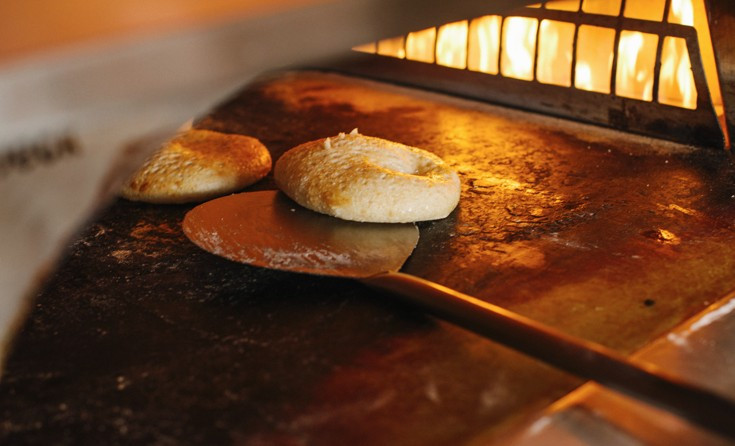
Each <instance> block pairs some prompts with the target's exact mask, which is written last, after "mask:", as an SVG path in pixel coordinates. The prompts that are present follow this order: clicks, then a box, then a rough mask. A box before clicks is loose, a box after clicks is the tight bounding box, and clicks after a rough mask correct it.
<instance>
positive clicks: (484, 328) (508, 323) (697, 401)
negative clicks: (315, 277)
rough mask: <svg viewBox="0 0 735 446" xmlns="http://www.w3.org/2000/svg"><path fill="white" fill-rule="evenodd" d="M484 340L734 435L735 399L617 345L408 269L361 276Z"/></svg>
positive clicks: (366, 280) (366, 281)
mask: <svg viewBox="0 0 735 446" xmlns="http://www.w3.org/2000/svg"><path fill="white" fill-rule="evenodd" d="M360 280H361V281H362V282H363V283H364V284H366V285H368V286H369V287H371V288H375V289H378V290H382V291H387V292H390V293H391V294H394V295H397V296H399V297H401V298H403V299H404V300H405V301H407V302H409V303H412V304H415V305H418V306H420V307H422V308H423V309H425V310H426V311H427V312H429V313H431V314H433V315H435V316H437V317H439V318H441V319H444V320H446V321H449V322H452V323H454V324H456V325H458V326H460V327H462V328H465V329H467V330H470V331H473V332H475V333H477V334H479V335H481V336H484V337H485V338H488V339H490V340H493V341H496V342H499V343H501V344H504V345H506V346H507V347H510V348H512V349H515V350H517V351H520V352H522V353H525V354H527V355H529V356H531V357H534V358H536V359H539V360H541V361H543V362H546V363H547V364H550V365H552V366H555V367H557V368H559V369H562V370H564V371H566V372H569V373H571V374H574V375H577V376H579V377H582V378H585V379H590V380H594V381H596V382H598V383H600V384H602V385H604V386H606V387H608V388H611V389H614V390H616V391H618V392H620V393H624V394H626V395H629V396H633V397H635V398H637V399H639V400H643V401H645V402H647V403H649V404H651V405H653V406H656V407H659V408H661V409H664V410H667V411H669V412H672V413H675V414H677V415H679V416H681V417H683V418H685V419H687V420H690V421H692V422H694V423H696V424H698V425H700V426H702V427H705V428H707V429H710V430H711V431H714V432H717V433H719V434H721V435H725V436H727V437H730V438H735V402H733V401H732V400H729V399H727V398H724V397H722V396H720V395H717V394H715V393H712V392H710V391H708V390H705V389H702V388H700V387H697V386H693V385H691V384H689V383H687V382H685V381H683V380H681V379H680V378H678V377H676V376H673V375H670V374H668V373H667V372H665V371H664V370H662V369H660V368H658V367H656V366H654V365H652V364H647V363H643V362H634V361H633V360H631V359H628V358H626V357H625V356H622V355H621V354H619V353H617V352H615V351H614V350H612V349H609V348H607V347H604V346H602V345H599V344H596V343H594V342H589V341H586V340H583V339H579V338H576V337H574V336H570V335H568V334H566V333H563V332H561V331H558V330H556V329H554V328H552V327H548V326H546V325H544V324H541V323H539V322H536V321H534V320H532V319H529V318H526V317H524V316H521V315H518V314H515V313H513V312H511V311H508V310H506V309H503V308H501V307H498V306H496V305H493V304H490V303H487V302H485V301H482V300H480V299H477V298H474V297H472V296H468V295H466V294H463V293H460V292H458V291H455V290H452V289H450V288H447V287H445V286H442V285H439V284H436V283H433V282H430V281H428V280H424V279H421V278H418V277H415V276H411V275H408V274H404V273H398V272H388V273H381V274H377V275H374V276H371V277H367V278H364V279H360Z"/></svg>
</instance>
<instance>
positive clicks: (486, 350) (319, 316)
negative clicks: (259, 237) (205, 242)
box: [0, 72, 735, 445]
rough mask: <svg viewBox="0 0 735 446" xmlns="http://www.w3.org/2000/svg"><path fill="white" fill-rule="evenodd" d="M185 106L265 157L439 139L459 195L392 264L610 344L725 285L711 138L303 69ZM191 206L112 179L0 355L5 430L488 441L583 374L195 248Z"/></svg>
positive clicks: (633, 343)
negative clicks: (349, 143) (246, 138)
mask: <svg viewBox="0 0 735 446" xmlns="http://www.w3.org/2000/svg"><path fill="white" fill-rule="evenodd" d="M196 125H197V126H198V127H202V128H210V129H216V130H221V131H226V132H233V133H242V134H245V135H250V136H254V137H257V138H259V139H260V140H261V141H262V142H263V143H264V144H265V145H266V146H267V147H268V148H269V149H270V150H271V153H272V154H273V158H274V159H277V158H278V156H279V155H280V154H282V153H283V152H284V151H285V150H287V149H289V148H290V147H293V146H295V145H297V144H300V143H303V142H306V141H309V140H312V139H316V138H321V137H325V136H330V135H335V134H337V133H338V132H349V131H350V130H352V129H353V128H358V129H359V130H360V132H361V133H363V134H366V135H372V136H379V137H383V138H387V139H391V140H395V141H399V142H402V143H406V144H410V145H415V146H418V147H422V148H425V149H427V150H430V151H432V152H435V153H437V154H438V155H440V156H442V157H443V158H444V159H445V160H446V161H448V162H449V164H451V165H452V166H454V167H455V168H456V169H457V170H458V171H459V173H460V177H461V179H462V183H463V190H462V199H461V201H460V205H459V207H458V209H457V210H456V211H455V212H454V213H453V214H452V215H450V216H449V217H448V218H446V219H444V220H441V221H436V222H430V223H422V224H420V225H419V226H420V230H421V240H420V242H419V245H418V247H417V249H416V251H415V252H414V254H413V256H412V257H411V258H410V259H409V261H408V263H407V264H406V265H405V268H404V270H405V271H407V272H409V273H412V274H416V275H418V276H421V277H424V278H428V279H431V280H433V281H436V282H439V283H441V284H444V285H447V286H450V287H452V288H455V289H457V290H460V291H462V292H465V293H469V294H472V295H475V296H477V297H480V298H482V299H485V300H487V301H490V302H493V303H495V304H498V305H501V306H503V307H505V308H508V309H511V310H513V311H516V312H518V313H521V314H524V315H526V316H530V317H532V318H534V319H537V320H539V321H542V322H544V323H547V324H550V325H553V326H555V327H558V328H560V329H562V330H564V331H566V332H569V333H571V334H574V335H576V336H580V337H583V338H586V339H590V340H594V341H597V342H600V343H602V344H605V345H607V346H610V347H612V348H615V349H617V350H619V351H621V352H624V353H631V352H633V351H635V350H637V349H639V348H641V347H642V346H644V345H645V344H647V343H649V342H651V341H652V340H653V339H655V338H657V337H658V336H661V335H662V334H665V333H667V332H668V331H669V330H671V329H672V328H673V327H674V326H676V325H677V324H679V323H680V322H682V321H683V320H685V319H686V318H687V317H689V316H691V315H693V314H694V313H696V312H698V311H699V310H701V309H703V308H704V307H706V306H707V305H708V304H710V303H713V302H715V301H717V300H718V299H719V298H720V297H721V296H723V295H724V294H725V293H726V292H728V291H730V290H733V289H735V274H733V271H735V243H734V242H735V226H734V225H733V221H734V220H733V217H735V169H734V168H733V165H732V162H731V160H730V158H729V157H728V155H727V154H725V153H721V152H715V151H704V150H698V149H693V148H689V147H685V146H681V145H676V144H672V143H668V142H663V141H659V140H653V139H648V138H643V137H638V136H633V135H628V134H623V133H619V132H615V131H611V130H605V129H601V128H597V127H592V126H587V125H582V124H578V123H572V122H567V121H563V120H558V119H554V118H550V117H544V116H538V115H533V114H529V113H524V112H519V111H514V110H509V109H504V108H498V107H494V106H489V105H484V104H478V103H475V102H471V101H465V100H461V99H456V98H450V97H446V96H440V95H435V94H432V93H427V92H423V91H416V90H411V89H404V88H400V87H396V86H391V85H386V84H378V83H372V82H369V81H364V80H357V79H353V78H348V77H342V76H339V75H334V74H326V73H317V72H300V73H282V74H278V75H273V76H271V77H268V78H264V79H262V80H261V81H259V82H258V83H255V84H253V85H251V86H248V87H246V88H245V89H243V90H242V91H241V92H240V93H238V94H237V95H236V96H234V97H233V98H232V99H231V100H230V101H229V102H227V103H225V104H223V105H222V106H220V107H218V108H217V109H216V110H214V111H212V112H211V113H209V114H208V115H207V116H205V117H204V118H202V119H201V120H200V121H199V122H198V123H197V124H196ZM274 188H275V186H274V183H273V181H272V178H271V177H268V178H266V179H265V180H263V181H262V182H261V183H259V184H257V185H255V186H253V187H252V188H251V189H252V190H255V189H274ZM190 208H191V206H154V205H146V204H138V203H131V202H127V201H124V200H120V201H118V202H116V203H114V204H113V205H112V206H111V207H110V208H109V209H107V210H106V211H104V212H103V213H101V215H99V217H98V218H97V219H96V220H95V221H93V222H91V223H90V224H89V226H88V227H87V228H86V229H84V230H83V232H82V233H81V234H80V236H79V238H78V239H77V240H75V241H74V242H73V243H72V244H71V245H70V248H69V251H68V254H67V256H66V259H65V261H64V262H63V263H62V265H61V266H60V267H59V269H58V271H57V273H56V274H55V275H54V276H53V277H52V278H51V279H50V281H49V282H48V283H47V285H46V287H45V288H44V289H43V290H42V292H41V293H40V294H39V296H38V298H37V300H36V301H35V306H34V308H33V311H32V313H31V315H30V317H29V319H28V321H27V323H26V325H25V326H24V328H23V330H22V332H21V334H20V336H19V338H18V340H17V343H16V344H15V348H14V350H13V352H12V354H11V356H10V358H9V360H8V363H7V365H6V369H5V372H4V376H3V380H2V382H0V419H1V420H2V421H1V422H0V443H3V444H19V443H23V444H50V443H53V444H87V443H89V444H110V445H113V444H129V443H155V444H244V445H261V444H263V445H265V444H268V445H273V444H275V445H281V444H282V445H301V444H318V445H344V444H354V445H362V444H366V445H367V444H370V445H377V444H380V445H383V444H400V445H445V444H447V445H448V444H451V445H456V444H480V443H483V444H484V443H487V442H491V441H492V440H493V439H495V438H498V436H499V435H501V434H502V433H503V432H505V431H506V430H507V429H508V428H510V427H511V426H514V425H516V424H517V423H518V422H521V421H523V420H525V419H527V418H528V417H530V416H532V415H533V414H535V413H537V412H538V411H539V410H541V409H542V408H544V407H546V406H548V405H549V404H550V403H552V402H553V401H555V400H556V399H558V398H560V397H562V396H563V395H565V394H567V393H568V392H569V391H570V390H572V389H574V388H575V387H577V386H578V385H579V384H581V381H579V380H577V379H576V378H574V377H571V376H569V375H566V374H563V373H561V372H559V371H556V370H554V369H552V368H550V367H547V366H545V365H543V364H540V363H538V362H536V361H534V360H531V359H529V358H526V357H524V356H522V355H520V354H517V353H515V352H513V351H510V350H508V349H505V348H503V347H501V346H499V345H497V344H494V343H492V342H489V341H486V340H484V339H481V338H479V337H477V336H475V335H472V334H470V333H467V332H465V331H463V330H461V329H458V328H456V327H453V326H451V325H449V324H447V323H443V322H440V321H437V320H434V319H432V318H430V317H427V316H424V315H422V314H421V313H419V312H417V311H415V310H413V309H412V308H410V307H407V306H404V305H401V304H398V303H396V302H394V301H393V300H391V298H390V297H388V296H383V295H378V294H376V293H375V292H373V291H371V290H369V289H367V288H364V287H362V286H360V285H358V284H356V283H353V282H351V281H349V280H343V279H332V278H321V277H312V276H306V275H297V274H289V273H284V272H276V271H269V270H263V269H258V268H254V267H249V266H245V265H239V264H234V263H231V262H228V261H226V260H223V259H220V258H217V257H214V256H212V255H210V254H207V253H206V252H203V251H201V250H199V249H198V248H196V247H195V246H194V245H193V244H191V243H189V242H188V241H187V239H186V238H185V237H184V235H183V234H182V232H181V227H180V224H181V220H182V218H183V216H184V214H185V213H186V211H187V210H188V209H190Z"/></svg>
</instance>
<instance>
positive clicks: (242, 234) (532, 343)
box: [183, 191, 735, 438]
mask: <svg viewBox="0 0 735 446" xmlns="http://www.w3.org/2000/svg"><path fill="white" fill-rule="evenodd" d="M183 230H184V233H185V234H186V236H187V237H188V238H189V239H190V240H191V241H192V242H193V243H194V244H196V245H198V246H199V247H200V248H202V249H204V250H205V251H208V252H210V253H212V254H216V255H218V256H221V257H224V258H227V259H229V260H233V261H235V262H240V263H245V264H249V265H253V266H258V267H264V268H271V269H277V270H284V271H291V272H297V273H307V274H317V275H324V276H336V277H346V278H353V279H355V280H357V281H360V282H362V283H363V284H365V285H367V286H369V287H371V288H374V289H379V290H382V291H387V292H389V293H390V294H392V295H394V296H397V297H400V298H402V299H403V300H404V301H408V302H410V303H412V304H415V305H418V306H420V307H421V308H423V309H424V310H425V311H427V312H429V313H431V314H433V315H435V316H437V317H439V318H442V319H444V320H447V321H449V322H452V323H454V324H457V325H458V326H460V327H463V328H465V329H468V330H470V331H473V332H475V333H477V334H479V335H482V336H484V337H486V338H488V339H490V340H493V341H496V342H499V343H502V344H504V345H506V346H508V347H510V348H513V349H515V350H518V351H520V352H522V353H525V354H527V355H529V356H532V357H534V358H536V359H540V360H542V361H544V362H546V363H548V364H550V365H553V366H555V367H558V368H560V369H562V370H565V371H567V372H569V373H572V374H574V375H577V376H579V377H582V378H586V379H591V380H594V381H596V382H598V383H600V384H602V385H605V386H606V387H609V388H611V389H614V390H617V391H619V392H621V393H624V394H627V395H629V396H633V397H635V398H638V399H640V400H643V401H645V402H648V403H650V404H652V405H654V406H657V407H659V408H661V409H664V410H667V411H670V412H672V413H675V414H678V415H680V416H682V417H683V418H685V419H687V420H689V421H693V422H695V423H697V424H699V425H700V426H702V427H705V428H708V429H711V430H713V431H715V432H718V433H720V434H722V435H726V436H728V437H731V438H735V423H733V422H732V420H733V419H735V402H733V401H731V400H729V399H727V398H723V397H722V396H720V395H717V394H715V393H712V392H710V391H708V390H706V389H702V388H700V387H697V386H693V385H691V384H689V383H687V382H684V381H682V380H681V379H680V378H678V377H675V376H672V375H670V374H668V373H667V372H666V371H664V370H662V369H660V368H658V367H656V366H654V365H652V364H648V363H643V362H638V361H635V362H634V360H631V359H628V358H626V357H624V356H622V355H620V354H618V353H617V352H615V351H614V350H611V349H609V348H607V347H604V346H602V345H599V344H596V343H593V342H589V341H586V340H583V339H578V338H575V337H573V336H569V335H567V334H565V333H563V332H560V331H558V330H556V329H554V328H552V327H548V326H545V325H543V324H541V323H539V322H536V321H534V320H532V319H528V318H526V317H524V316H521V315H518V314H515V313H513V312H511V311H508V310H506V309H504V308H501V307H498V306H496V305H493V304H490V303H487V302H485V301H483V300H480V299H477V298H474V297H472V296H468V295H466V294H463V293H460V292H458V291H455V290H452V289H450V288H447V287H444V286H442V285H439V284H436V283H433V282H430V281H427V280H424V279H421V278H418V277H415V276H411V275H409V274H405V273H401V272H399V270H400V268H401V267H402V266H403V263H404V262H405V261H406V259H408V257H409V256H410V255H411V253H412V252H413V250H414V248H415V247H416V244H417V242H418V239H419V230H418V228H417V227H416V225H414V224H411V223H409V224H380V223H358V222H351V221H346V220H340V219H337V218H334V217H330V216H326V215H322V214H318V213H316V212H312V211H310V210H307V209H305V208H303V207H301V206H299V205H298V204H296V203H294V202H293V201H291V200H290V199H288V198H287V197H286V196H285V195H283V194H281V193H279V192H277V191H261V192H247V193H241V194H235V195H229V196H225V197H222V198H218V199H215V200H212V201H209V202H206V203H203V204H201V205H199V206H197V207H195V208H194V209H192V210H191V211H189V212H188V213H187V214H186V216H185V217H184V221H183Z"/></svg>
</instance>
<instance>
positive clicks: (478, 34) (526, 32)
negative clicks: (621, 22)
mask: <svg viewBox="0 0 735 446" xmlns="http://www.w3.org/2000/svg"><path fill="white" fill-rule="evenodd" d="M665 4H666V0H627V1H625V2H622V1H621V0H583V1H581V2H580V0H556V1H549V2H547V3H545V8H546V9H555V10H562V11H571V12H577V11H580V10H581V11H582V12H584V13H589V14H600V15H608V16H618V15H621V14H622V15H623V16H625V17H627V18H634V19H640V20H649V21H667V22H669V23H676V24H681V25H686V26H692V27H694V28H695V29H696V30H697V35H698V41H699V47H700V52H701V54H702V61H703V68H704V71H705V77H706V80H707V85H708V87H709V91H710V95H711V97H712V103H713V106H714V107H715V110H716V111H717V114H718V116H719V117H720V119H724V118H723V116H724V112H723V108H722V97H721V93H720V89H719V80H718V78H717V69H716V63H715V57H714V50H713V48H712V42H711V38H710V35H709V25H708V22H707V16H706V10H705V7H704V0H670V6H669V11H668V16H667V17H664V10H665ZM623 5H624V7H623ZM533 7H535V8H538V7H540V5H533ZM580 8H581V9H580ZM621 9H622V11H621ZM539 22H540V23H539ZM537 34H538V38H537ZM659 39H660V37H659V36H658V35H656V34H650V33H644V32H638V31H632V30H625V29H623V30H620V31H619V32H618V31H616V30H615V29H613V28H606V27H601V26H593V25H587V24H579V25H575V24H574V23H571V22H562V21H559V20H550V19H544V20H540V21H539V19H536V18H530V17H521V16H510V17H505V18H503V17H501V16H497V15H492V16H485V17H480V18H476V19H474V20H472V21H469V22H468V21H466V20H465V21H461V22H454V23H449V24H446V25H443V26H440V27H438V28H429V29H426V30H422V31H418V32H413V33H409V34H408V35H407V36H406V38H405V39H404V38H403V37H400V38H394V39H385V40H382V41H380V42H378V43H377V46H376V47H375V48H370V47H368V46H363V47H361V48H356V49H359V50H362V51H369V52H377V53H378V54H382V55H390V56H393V57H399V58H407V59H410V60H415V61H420V62H428V63H436V64H438V65H442V66H446V67H451V68H457V69H469V70H471V71H479V72H483V73H488V74H493V75H498V74H499V75H502V76H504V77H509V78H514V79H521V80H526V81H537V82H540V83H543V84H550V85H558V86H562V87H574V88H577V89H580V90H587V91H593V92H598V93H605V94H610V93H612V94H615V95H616V96H621V97H625V98H632V99H637V100H642V101H654V100H655V101H657V102H659V103H661V104H666V105H672V106H677V107H683V108H688V109H696V108H697V96H698V95H697V91H696V86H695V82H694V75H693V73H692V69H691V63H690V56H689V52H688V49H687V45H686V41H685V40H684V39H683V38H680V37H674V36H662V41H661V42H659ZM616 42H617V46H616ZM575 43H576V46H575ZM537 45H538V48H537ZM659 47H660V60H659V64H657V60H656V56H657V52H658V50H659ZM575 48H576V50H575ZM575 51H576V52H575ZM573 53H574V54H573ZM616 54H617V56H616ZM613 68H614V70H615V72H613ZM656 70H659V71H658V72H656ZM613 76H614V77H613ZM657 77H658V84H657V85H658V87H657V91H654V88H656V78H657Z"/></svg>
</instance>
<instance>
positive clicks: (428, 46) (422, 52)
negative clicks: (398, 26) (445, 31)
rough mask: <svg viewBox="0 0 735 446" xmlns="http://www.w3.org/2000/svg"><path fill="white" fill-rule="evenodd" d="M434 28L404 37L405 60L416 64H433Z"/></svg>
mask: <svg viewBox="0 0 735 446" xmlns="http://www.w3.org/2000/svg"><path fill="white" fill-rule="evenodd" d="M435 41H436V28H428V29H424V30H421V31H416V32H413V33H408V36H406V59H409V60H416V61H418V62H426V63H433V62H434V45H435Z"/></svg>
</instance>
